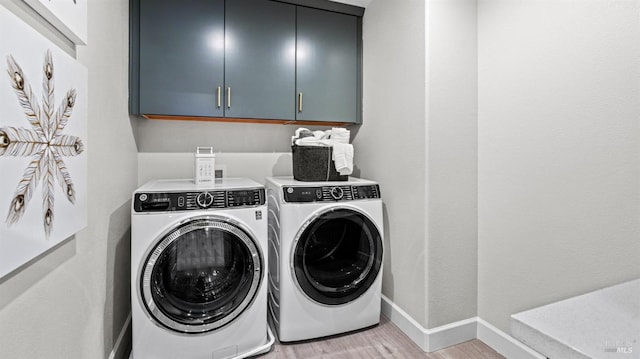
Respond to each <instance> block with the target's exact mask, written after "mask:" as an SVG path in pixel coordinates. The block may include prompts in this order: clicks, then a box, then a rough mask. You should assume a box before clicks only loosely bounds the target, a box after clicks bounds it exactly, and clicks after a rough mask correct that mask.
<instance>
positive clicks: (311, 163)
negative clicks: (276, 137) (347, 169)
mask: <svg viewBox="0 0 640 359" xmlns="http://www.w3.org/2000/svg"><path fill="white" fill-rule="evenodd" d="M332 153H333V149H332V148H331V147H324V146H296V145H293V146H291V155H292V158H293V178H294V179H296V180H298V181H305V182H312V181H346V180H348V179H349V176H343V175H341V174H340V173H339V172H338V171H336V166H335V164H334V163H333V160H332V159H331V157H332Z"/></svg>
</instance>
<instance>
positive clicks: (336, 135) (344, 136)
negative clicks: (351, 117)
mask: <svg viewBox="0 0 640 359" xmlns="http://www.w3.org/2000/svg"><path fill="white" fill-rule="evenodd" d="M350 137H351V131H349V130H347V129H346V128H344V127H334V128H332V129H331V140H332V142H333V143H349V140H350Z"/></svg>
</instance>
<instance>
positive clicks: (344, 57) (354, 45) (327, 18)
mask: <svg viewBox="0 0 640 359" xmlns="http://www.w3.org/2000/svg"><path fill="white" fill-rule="evenodd" d="M296 61H297V67H296V84H297V88H296V93H297V99H296V111H297V114H296V120H305V121H340V122H354V123H355V122H357V120H358V95H357V94H358V79H359V77H358V61H359V59H358V22H357V17H356V16H352V15H345V14H339V13H334V12H330V11H325V10H318V9H312V8H306V7H302V6H299V7H298V14H297V51H296Z"/></svg>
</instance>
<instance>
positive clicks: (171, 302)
mask: <svg viewBox="0 0 640 359" xmlns="http://www.w3.org/2000/svg"><path fill="white" fill-rule="evenodd" d="M262 263H263V262H262V255H261V253H260V250H259V247H258V245H257V244H256V242H255V241H254V240H253V239H252V238H251V237H250V236H249V234H248V233H247V231H245V230H243V229H242V228H241V227H240V226H239V225H238V224H235V223H232V222H230V221H228V220H225V219H222V218H217V217H201V218H196V219H192V220H190V221H187V222H185V223H183V224H181V225H179V226H177V227H176V228H175V229H173V230H171V231H170V232H168V233H167V234H166V235H165V236H163V237H161V238H160V239H159V240H158V241H157V244H156V245H155V247H153V248H152V249H151V250H150V252H149V255H148V256H147V258H146V261H145V263H144V266H143V269H142V273H141V278H142V280H141V281H140V290H141V293H142V300H143V301H144V305H145V307H146V308H147V310H148V312H149V314H150V315H151V317H152V318H153V319H154V320H155V321H156V322H157V323H159V324H161V325H162V326H164V327H166V328H169V329H171V330H174V331H177V332H181V333H203V332H208V331H211V330H214V329H216V328H219V327H222V326H223V325H225V324H227V323H229V322H231V321H233V320H234V319H235V318H236V317H238V316H239V315H241V314H242V313H243V311H244V310H245V309H247V308H248V307H249V306H250V305H251V304H252V302H253V300H254V298H255V296H256V293H257V292H258V288H259V287H260V281H261V278H262V273H263V264H262Z"/></svg>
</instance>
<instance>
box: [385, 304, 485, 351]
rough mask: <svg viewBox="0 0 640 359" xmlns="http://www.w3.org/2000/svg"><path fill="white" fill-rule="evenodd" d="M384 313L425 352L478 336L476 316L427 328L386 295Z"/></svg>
mask: <svg viewBox="0 0 640 359" xmlns="http://www.w3.org/2000/svg"><path fill="white" fill-rule="evenodd" d="M382 313H383V314H384V315H385V316H386V317H387V318H389V320H391V321H392V322H393V323H394V324H395V325H396V326H397V327H398V328H400V330H401V331H402V332H404V333H405V334H406V335H407V336H408V337H409V338H410V339H411V340H412V341H414V342H415V343H416V344H418V346H419V347H420V349H422V350H423V351H425V352H434V351H436V350H440V349H443V348H446V347H450V346H452V345H456V344H460V343H463V342H466V341H469V340H472V339H475V338H476V333H477V330H476V318H470V319H465V320H461V321H459V322H455V323H451V324H447V325H443V326H441V327H437V328H433V329H426V328H424V327H423V326H421V325H420V323H418V322H416V321H415V320H414V319H413V318H411V316H409V315H408V314H407V313H406V312H405V311H404V310H402V309H401V308H400V307H398V306H397V305H396V304H395V303H393V302H392V301H391V300H389V298H387V297H385V296H384V295H383V296H382Z"/></svg>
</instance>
